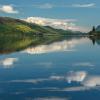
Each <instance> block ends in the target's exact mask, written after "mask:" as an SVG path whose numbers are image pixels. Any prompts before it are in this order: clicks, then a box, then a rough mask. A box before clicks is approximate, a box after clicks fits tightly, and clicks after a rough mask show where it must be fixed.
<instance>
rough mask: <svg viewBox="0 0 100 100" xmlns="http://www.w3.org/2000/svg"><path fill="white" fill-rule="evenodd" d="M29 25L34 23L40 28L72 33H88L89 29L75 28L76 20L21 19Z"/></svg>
mask: <svg viewBox="0 0 100 100" xmlns="http://www.w3.org/2000/svg"><path fill="white" fill-rule="evenodd" d="M23 20H24V21H26V22H29V23H35V24H39V25H42V26H51V27H53V28H56V29H64V30H73V31H82V32H86V31H89V28H86V27H81V26H77V25H76V24H75V22H76V21H77V20H76V19H51V18H42V17H28V18H26V19H23Z"/></svg>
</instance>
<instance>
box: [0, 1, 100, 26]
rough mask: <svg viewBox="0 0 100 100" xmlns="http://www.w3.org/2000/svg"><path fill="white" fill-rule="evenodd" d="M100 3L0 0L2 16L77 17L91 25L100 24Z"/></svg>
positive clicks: (86, 24)
mask: <svg viewBox="0 0 100 100" xmlns="http://www.w3.org/2000/svg"><path fill="white" fill-rule="evenodd" d="M99 5H100V0H0V16H10V17H14V18H27V17H30V16H38V17H46V18H56V19H75V20H77V22H76V24H77V25H79V26H85V27H91V26H93V25H98V24H100V22H99V19H100V7H99ZM7 10H8V11H7Z"/></svg>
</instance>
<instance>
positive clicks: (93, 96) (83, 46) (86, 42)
mask: <svg viewBox="0 0 100 100" xmlns="http://www.w3.org/2000/svg"><path fill="white" fill-rule="evenodd" d="M99 44H100V40H99V39H97V40H95V39H89V38H87V37H71V38H66V39H64V40H61V41H55V42H52V43H49V44H41V45H37V46H31V47H27V48H26V49H23V50H21V51H19V52H16V51H15V52H14V51H13V52H10V53H3V54H2V53H1V54H0V100H99V98H100V45H99Z"/></svg>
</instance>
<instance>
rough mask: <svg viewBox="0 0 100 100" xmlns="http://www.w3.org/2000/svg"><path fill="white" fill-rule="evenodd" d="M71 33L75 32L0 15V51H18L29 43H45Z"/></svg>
mask: <svg viewBox="0 0 100 100" xmlns="http://www.w3.org/2000/svg"><path fill="white" fill-rule="evenodd" d="M72 34H75V32H72V31H65V30H61V29H54V28H52V27H49V26H39V25H36V24H30V23H27V22H25V21H23V20H19V19H14V18H9V17H0V53H10V52H13V51H19V50H21V49H25V48H26V47H28V46H30V45H34V46H35V45H38V44H42V43H44V44H47V43H50V42H52V41H56V40H58V39H61V38H63V35H64V36H65V35H72ZM79 34H80V33H79Z"/></svg>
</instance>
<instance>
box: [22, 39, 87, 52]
mask: <svg viewBox="0 0 100 100" xmlns="http://www.w3.org/2000/svg"><path fill="white" fill-rule="evenodd" d="M85 41H86V40H85V39H84V38H82V39H68V40H63V41H60V42H54V43H51V44H48V45H39V46H36V47H29V48H27V49H25V50H24V51H23V52H24V53H28V54H42V53H48V52H58V51H74V50H75V48H74V47H75V45H77V44H80V43H83V42H85Z"/></svg>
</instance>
